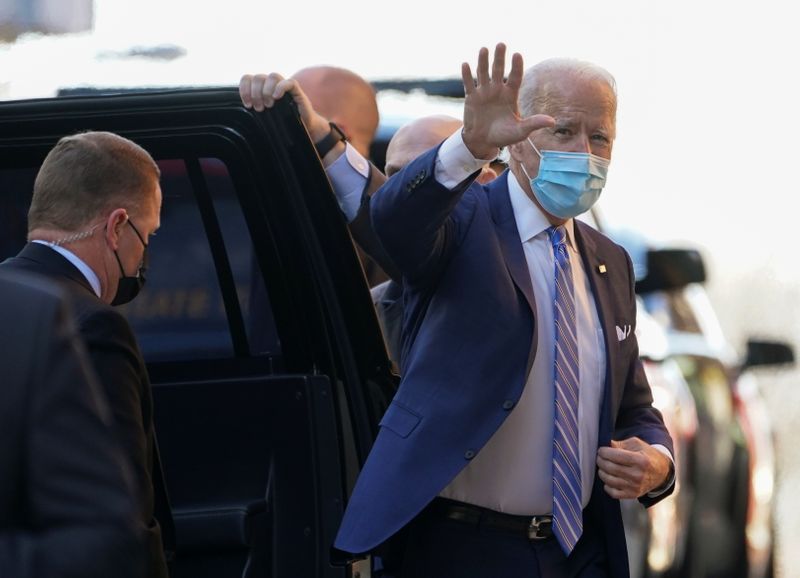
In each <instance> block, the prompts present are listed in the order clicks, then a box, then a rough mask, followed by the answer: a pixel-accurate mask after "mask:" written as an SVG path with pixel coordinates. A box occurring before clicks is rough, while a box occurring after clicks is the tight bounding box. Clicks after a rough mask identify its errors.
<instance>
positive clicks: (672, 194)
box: [0, 0, 800, 576]
mask: <svg viewBox="0 0 800 578" xmlns="http://www.w3.org/2000/svg"><path fill="white" fill-rule="evenodd" d="M796 22H797V20H796V18H795V17H794V11H793V9H792V5H791V3H785V2H779V1H777V0H761V1H758V2H755V1H741V2H739V1H727V2H723V1H716V0H710V1H704V2H697V1H696V0H694V1H688V0H673V1H670V2H664V1H655V2H641V1H636V0H620V1H616V2H597V1H596V0H594V1H591V0H585V1H569V0H562V1H559V2H547V3H531V2H506V3H501V4H495V5H491V7H489V5H488V4H486V3H477V2H469V1H465V2H461V3H459V4H458V6H457V7H456V5H455V4H449V3H432V2H429V1H422V0H405V1H404V2H402V3H398V4H390V3H376V2H367V1H365V0H341V1H339V2H328V3H321V2H306V3H303V4H302V5H301V4H299V3H291V2H283V3H276V2H259V1H256V0H226V1H225V2H206V3H198V2H190V1H188V0H139V1H138V2H136V3H131V2H127V1H123V0H93V1H92V0H0V99H22V98H38V97H47V96H54V95H56V94H57V93H58V91H59V90H63V89H71V88H76V87H83V86H90V87H141V86H146V87H161V86H187V85H235V84H237V83H238V79H239V77H240V76H241V74H243V73H246V72H269V71H280V72H282V73H284V74H286V75H289V74H291V73H292V72H294V71H295V70H297V69H299V68H301V67H304V66H308V65H311V64H332V65H337V66H343V67H346V68H350V69H352V70H354V71H355V72H358V73H359V74H361V75H362V76H364V77H365V78H367V79H368V80H371V81H376V82H378V81H388V80H398V79H409V78H415V79H419V78H423V79H452V78H458V75H459V71H460V65H461V62H462V61H465V60H468V61H470V62H471V63H473V65H474V62H475V58H476V55H477V51H478V49H479V48H480V47H481V46H489V47H491V46H494V44H495V43H497V42H499V41H503V42H506V43H507V44H508V46H509V48H510V50H512V51H518V52H521V53H522V55H523V56H524V58H525V62H526V64H533V63H535V62H537V61H538V60H541V59H544V58H548V57H552V56H571V57H577V58H582V59H586V60H591V61H593V62H595V63H598V64H600V65H602V66H604V67H606V68H607V69H609V70H610V71H611V72H612V73H613V74H614V75H615V76H616V79H617V83H618V89H619V113H618V114H619V116H618V126H617V128H618V138H617V141H616V143H615V150H614V160H613V163H612V167H611V172H610V177H609V183H608V186H607V187H606V189H605V191H604V193H603V197H602V199H601V208H602V209H603V215H604V217H605V218H606V219H607V220H608V222H609V224H610V225H609V226H612V227H622V226H626V227H633V228H635V229H636V231H637V232H638V233H639V234H641V235H644V236H646V237H647V239H648V243H650V245H651V246H669V247H684V248H693V249H697V250H698V251H699V252H700V254H701V255H702V257H703V260H704V262H705V266H706V276H707V280H706V283H705V287H706V289H707V292H708V295H709V299H710V302H711V303H712V304H713V307H714V309H715V310H716V312H717V315H718V319H719V323H720V324H721V328H722V331H723V333H724V335H725V337H726V339H727V341H728V342H729V344H730V345H731V346H732V348H733V350H734V352H735V354H737V355H739V356H740V357H742V358H743V357H744V356H745V354H746V340H747V339H748V338H751V337H758V338H761V339H768V340H781V341H785V342H787V343H789V344H791V345H794V344H796V343H798V342H800V306H798V303H800V267H798V266H797V265H796V263H797V258H796V257H793V254H794V250H795V245H796V241H795V239H794V234H793V233H792V231H793V230H794V227H795V226H796V223H795V218H796V215H797V207H798V203H797V197H798V194H799V191H798V187H799V186H800V185H798V182H797V178H796V177H795V174H794V170H795V167H796V166H797V162H798V161H797V155H798V152H800V150H799V149H798V145H797V135H798V134H800V119H799V118H798V114H797V107H798V103H799V102H800V88H798V87H800V83H798V82H797V78H796V76H797V75H798V72H797V67H796V65H795V61H796V55H797V54H800V40H798V34H797V33H796V30H795V28H796ZM379 102H380V103H381V112H382V114H383V115H384V117H387V118H388V117H390V116H391V115H392V114H399V116H408V117H413V116H414V115H421V114H427V113H429V112H431V110H432V109H430V108H428V107H429V103H428V101H427V100H424V99H414V98H413V95H412V97H403V98H400V97H398V96H397V95H392V94H391V93H386V94H382V95H381V96H380V101H379ZM442 106H443V107H444V108H442V110H444V109H448V110H450V112H451V114H452V113H454V112H453V111H455V114H456V115H457V114H458V113H457V108H453V105H452V103H450V104H447V105H442ZM448 107H449V108H448ZM401 109H402V111H401V112H399V113H398V111H400V110H401ZM748 375H749V376H751V377H752V378H754V379H755V380H756V381H757V382H758V386H759V387H760V390H761V392H762V394H763V396H764V399H765V400H766V404H767V410H768V412H769V415H770V417H771V422H772V427H773V428H774V432H775V442H776V450H777V453H776V460H777V474H776V475H777V478H776V480H777V482H776V486H775V506H776V507H775V512H776V525H775V534H776V544H777V549H776V556H777V557H776V574H777V575H779V576H793V575H798V573H797V571H796V570H793V569H795V568H800V550H798V549H797V548H796V547H794V546H795V545H796V544H798V543H800V516H798V515H797V514H798V512H799V511H800V509H799V508H798V499H800V498H798V495H800V452H798V451H796V449H795V447H794V444H793V437H794V433H795V432H794V431H793V426H794V424H795V423H798V421H799V420H800V385H798V380H799V379H800V376H799V375H798V373H797V371H796V370H794V369H788V370H787V369H785V368H784V369H753V370H752V371H751V372H749V373H748Z"/></svg>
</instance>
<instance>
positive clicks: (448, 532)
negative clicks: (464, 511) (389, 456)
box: [399, 511, 609, 578]
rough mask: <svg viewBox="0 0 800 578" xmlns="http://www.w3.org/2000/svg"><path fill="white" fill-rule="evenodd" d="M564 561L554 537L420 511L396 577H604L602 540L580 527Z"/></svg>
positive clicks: (407, 538)
mask: <svg viewBox="0 0 800 578" xmlns="http://www.w3.org/2000/svg"><path fill="white" fill-rule="evenodd" d="M584 529H585V531H584V536H583V537H582V538H581V540H580V541H579V542H578V545H577V546H576V548H575V551H574V552H573V554H572V555H571V556H570V557H569V559H567V557H566V556H565V555H564V553H563V552H562V551H561V548H560V546H559V545H558V542H557V541H556V540H555V538H550V539H547V540H542V541H533V542H532V541H530V540H528V538H527V536H525V535H524V534H523V533H515V532H509V531H506V530H499V529H496V528H487V527H481V526H480V525H472V524H466V523H463V522H459V521H455V520H449V519H446V518H442V517H438V516H436V515H432V514H431V513H430V512H429V511H423V513H422V514H420V515H419V516H418V517H417V518H416V519H415V520H414V521H413V522H412V523H411V525H410V526H409V527H408V528H407V532H408V533H407V536H406V547H405V553H404V554H405V555H404V556H403V562H402V570H401V572H400V574H399V576H400V578H577V577H579V578H607V577H608V576H609V571H608V565H607V563H606V553H605V547H604V544H603V540H602V537H601V536H600V535H599V534H598V533H597V532H596V531H594V530H593V526H592V524H589V525H588V527H587V525H586V522H584Z"/></svg>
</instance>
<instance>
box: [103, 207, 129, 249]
mask: <svg viewBox="0 0 800 578" xmlns="http://www.w3.org/2000/svg"><path fill="white" fill-rule="evenodd" d="M127 222H128V211H127V210H125V209H122V208H120V209H114V210H113V211H111V213H110V214H109V215H108V218H107V219H106V223H105V225H106V226H105V235H106V240H107V241H108V244H109V245H110V246H111V248H112V249H113V250H114V251H116V250H117V248H118V247H119V236H120V235H121V234H122V227H123V226H125V223H127Z"/></svg>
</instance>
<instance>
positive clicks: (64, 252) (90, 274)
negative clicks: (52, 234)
mask: <svg viewBox="0 0 800 578" xmlns="http://www.w3.org/2000/svg"><path fill="white" fill-rule="evenodd" d="M31 242H32V243H39V244H40V245H46V246H48V247H50V248H51V249H52V250H53V251H55V252H56V253H58V254H60V255H61V256H62V257H64V258H65V259H66V260H67V261H69V262H70V263H72V264H73V265H74V266H75V268H76V269H78V271H80V272H81V273H83V276H84V277H86V280H87V281H88V282H89V285H91V286H92V289H93V290H94V292H95V293H96V294H97V296H98V297H100V278H99V277H98V276H97V274H96V273H95V272H94V271H93V270H92V268H91V267H89V265H87V264H86V263H85V262H84V261H83V259H81V258H80V257H78V256H77V255H76V254H75V253H73V252H72V251H70V250H69V249H65V248H64V247H62V246H61V245H56V244H55V243H50V242H48V241H42V240H40V239H33V240H31Z"/></svg>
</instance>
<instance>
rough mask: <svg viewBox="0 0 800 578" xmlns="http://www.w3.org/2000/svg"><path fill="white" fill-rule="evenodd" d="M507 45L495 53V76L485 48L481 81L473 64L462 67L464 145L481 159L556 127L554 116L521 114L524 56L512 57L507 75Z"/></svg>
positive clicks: (479, 71)
mask: <svg viewBox="0 0 800 578" xmlns="http://www.w3.org/2000/svg"><path fill="white" fill-rule="evenodd" d="M505 59H506V46H505V44H502V43H501V44H498V45H497V46H496V47H495V50H494V62H492V73H491V76H490V75H489V50H488V49H487V48H481V49H480V52H479V53H478V67H477V69H476V73H477V82H476V80H475V79H473V77H472V71H471V69H470V66H469V63H467V62H465V63H463V64H462V65H461V78H462V80H463V81H464V94H465V99H464V130H463V133H462V134H463V137H464V144H465V145H466V146H467V148H468V149H469V150H470V152H471V153H472V155H473V156H474V157H475V158H478V159H492V158H494V157H495V156H497V151H498V149H499V148H500V147H504V146H508V145H511V144H514V143H518V142H520V141H522V140H524V139H525V138H526V137H527V136H528V135H529V134H530V133H531V132H532V131H534V130H536V129H539V128H543V127H547V126H553V125H554V124H555V121H554V120H553V118H552V117H549V116H547V115H544V114H536V115H533V116H529V117H526V118H521V117H520V115H519V105H518V104H517V99H518V97H519V87H520V84H521V83H522V71H523V69H522V55H520V54H519V53H516V52H515V53H514V55H513V56H512V57H511V71H510V72H509V73H508V79H507V80H506V79H504V74H505Z"/></svg>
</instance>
